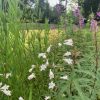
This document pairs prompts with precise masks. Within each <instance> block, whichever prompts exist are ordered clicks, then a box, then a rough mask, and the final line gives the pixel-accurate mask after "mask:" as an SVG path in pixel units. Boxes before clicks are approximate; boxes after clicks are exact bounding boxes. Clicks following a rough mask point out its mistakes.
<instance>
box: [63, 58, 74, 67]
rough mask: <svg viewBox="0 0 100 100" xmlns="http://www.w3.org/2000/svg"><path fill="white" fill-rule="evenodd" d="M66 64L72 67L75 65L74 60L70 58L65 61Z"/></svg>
mask: <svg viewBox="0 0 100 100" xmlns="http://www.w3.org/2000/svg"><path fill="white" fill-rule="evenodd" d="M63 60H64V61H65V62H66V63H68V64H69V65H72V64H73V60H72V59H70V58H67V59H63Z"/></svg>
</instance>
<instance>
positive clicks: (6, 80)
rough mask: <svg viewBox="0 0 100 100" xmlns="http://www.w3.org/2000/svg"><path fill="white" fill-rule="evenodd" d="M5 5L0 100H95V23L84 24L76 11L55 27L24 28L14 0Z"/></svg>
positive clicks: (99, 46) (98, 61) (99, 94)
mask: <svg viewBox="0 0 100 100" xmlns="http://www.w3.org/2000/svg"><path fill="white" fill-rule="evenodd" d="M0 5H1V0H0ZM7 5H8V7H7V9H4V10H2V9H0V100H100V26H99V24H98V23H99V21H97V20H96V18H94V17H92V18H91V19H92V20H91V21H90V22H87V24H85V23H84V21H83V16H82V14H81V11H80V9H79V8H78V7H77V9H74V10H75V11H74V16H73V15H72V13H68V12H67V13H63V14H62V15H61V16H60V21H59V22H58V23H56V24H49V23H48V21H47V19H45V20H46V21H45V23H42V24H41V23H38V22H36V23H33V22H29V23H26V22H22V21H21V15H22V11H21V10H20V7H19V6H18V5H19V2H18V0H8V2H7ZM0 7H1V6H0ZM97 14H98V15H100V13H99V12H97ZM73 17H74V18H73ZM77 21H78V25H75V22H77ZM34 27H35V28H34ZM51 27H52V28H51Z"/></svg>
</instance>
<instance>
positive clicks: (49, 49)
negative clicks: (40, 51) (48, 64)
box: [47, 45, 52, 53]
mask: <svg viewBox="0 0 100 100" xmlns="http://www.w3.org/2000/svg"><path fill="white" fill-rule="evenodd" d="M51 47H52V45H50V46H49V47H48V48H47V52H48V53H49V52H50V51H51Z"/></svg>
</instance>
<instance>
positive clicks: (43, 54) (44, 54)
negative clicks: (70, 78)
mask: <svg viewBox="0 0 100 100" xmlns="http://www.w3.org/2000/svg"><path fill="white" fill-rule="evenodd" d="M41 57H42V58H44V59H45V58H46V53H39V55H38V58H41Z"/></svg>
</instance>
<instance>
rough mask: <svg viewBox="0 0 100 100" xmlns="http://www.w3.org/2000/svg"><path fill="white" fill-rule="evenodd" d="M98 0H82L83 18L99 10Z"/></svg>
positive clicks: (99, 2) (99, 1) (99, 3)
mask: <svg viewBox="0 0 100 100" xmlns="http://www.w3.org/2000/svg"><path fill="white" fill-rule="evenodd" d="M99 5H100V0H84V2H83V6H82V7H83V12H84V13H83V15H84V17H85V18H88V16H89V15H90V14H91V13H94V15H95V14H96V12H97V11H98V10H99Z"/></svg>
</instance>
